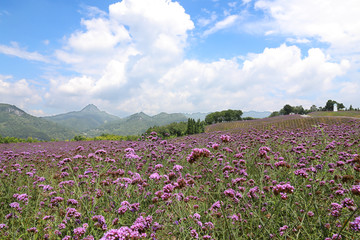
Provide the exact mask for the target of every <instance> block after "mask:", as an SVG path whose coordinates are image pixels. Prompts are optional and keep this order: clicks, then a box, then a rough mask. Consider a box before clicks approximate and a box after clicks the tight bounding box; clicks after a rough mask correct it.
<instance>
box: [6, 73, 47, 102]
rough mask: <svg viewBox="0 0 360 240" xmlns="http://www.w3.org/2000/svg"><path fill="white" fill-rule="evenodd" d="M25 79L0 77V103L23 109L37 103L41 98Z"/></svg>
mask: <svg viewBox="0 0 360 240" xmlns="http://www.w3.org/2000/svg"><path fill="white" fill-rule="evenodd" d="M37 91H38V90H37V89H35V88H34V87H33V86H32V85H31V84H29V81H28V80H26V79H21V80H14V79H13V77H12V76H3V75H0V102H2V103H10V104H14V105H16V106H17V107H20V108H25V107H26V106H30V105H32V104H36V103H39V102H40V101H41V100H42V98H41V97H40V95H39V94H38V93H37Z"/></svg>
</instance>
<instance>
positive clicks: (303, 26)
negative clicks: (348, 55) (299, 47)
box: [255, 0, 360, 52]
mask: <svg viewBox="0 0 360 240" xmlns="http://www.w3.org/2000/svg"><path fill="white" fill-rule="evenodd" d="M255 6H256V8H257V9H262V10H264V11H266V12H267V13H268V14H269V15H270V16H271V17H272V19H273V21H274V22H273V23H272V24H271V25H270V26H271V28H272V29H271V30H274V31H275V32H277V33H280V34H290V35H293V36H295V37H297V38H308V37H310V38H315V39H317V40H318V41H321V42H325V43H329V44H330V45H331V47H332V48H333V49H335V50H341V51H342V52H343V51H347V52H354V51H355V52H356V51H357V52H359V51H360V45H359V44H358V43H359V41H360V31H359V29H360V22H359V21H358V19H359V13H360V4H359V1H358V0H344V1H333V0H318V1H313V0H302V1H298V0H275V1H268V0H260V1H257V2H256V5H255Z"/></svg>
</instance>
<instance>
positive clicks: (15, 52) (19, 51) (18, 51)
mask: <svg viewBox="0 0 360 240" xmlns="http://www.w3.org/2000/svg"><path fill="white" fill-rule="evenodd" d="M0 53H2V54H6V55H11V56H15V57H18V58H22V59H25V60H30V61H38V62H45V63H48V62H50V61H49V59H48V58H47V57H45V56H43V55H41V54H40V53H38V52H28V51H26V50H25V49H23V48H21V47H20V46H19V45H18V44H17V43H16V42H12V43H11V46H6V45H1V44H0Z"/></svg>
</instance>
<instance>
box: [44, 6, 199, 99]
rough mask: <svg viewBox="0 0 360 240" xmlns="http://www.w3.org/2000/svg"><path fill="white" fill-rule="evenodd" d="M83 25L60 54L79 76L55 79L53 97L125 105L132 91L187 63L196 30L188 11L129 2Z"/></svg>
mask: <svg viewBox="0 0 360 240" xmlns="http://www.w3.org/2000/svg"><path fill="white" fill-rule="evenodd" d="M81 23H82V25H83V26H84V29H83V30H81V31H76V32H74V33H73V34H71V35H70V37H67V38H65V40H66V44H65V46H64V47H63V48H62V49H60V50H58V51H56V56H57V58H58V59H59V60H61V61H63V62H64V63H66V64H67V65H68V66H69V68H70V69H71V70H73V71H75V72H77V73H78V75H79V76H77V77H70V78H68V79H67V78H64V77H61V78H53V79H52V81H51V89H50V91H49V94H48V96H56V97H59V98H60V99H62V98H63V97H61V96H62V94H64V96H71V99H72V100H73V99H75V98H78V99H81V98H83V99H88V98H91V97H92V98H95V99H110V98H114V97H115V98H121V99H123V98H124V97H125V95H128V94H129V91H130V90H129V89H130V88H136V87H138V86H139V84H141V82H142V81H144V80H149V81H154V80H156V79H157V78H159V77H160V76H161V75H162V74H163V73H165V72H166V71H167V70H168V68H169V67H171V66H175V65H176V64H178V63H179V62H181V61H182V59H183V51H184V48H185V47H186V40H187V36H188V31H189V30H192V29H193V28H194V24H193V22H192V21H191V19H190V16H189V15H188V14H186V13H185V10H184V8H183V7H182V6H180V5H179V3H177V2H172V1H168V0H152V1H148V0H136V1H135V0H123V1H122V2H118V3H115V4H112V5H110V6H109V14H107V15H104V14H102V15H101V16H99V17H94V18H90V19H87V20H82V22H81ZM119 93H123V94H124V96H119ZM55 102H56V101H53V102H52V103H53V104H55ZM57 102H58V103H60V102H61V100H60V101H57Z"/></svg>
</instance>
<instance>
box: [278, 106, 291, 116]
mask: <svg viewBox="0 0 360 240" xmlns="http://www.w3.org/2000/svg"><path fill="white" fill-rule="evenodd" d="M293 112H294V108H293V107H292V106H291V105H289V104H286V105H285V106H284V107H283V108H282V109H281V110H280V115H289V114H290V113H293Z"/></svg>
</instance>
